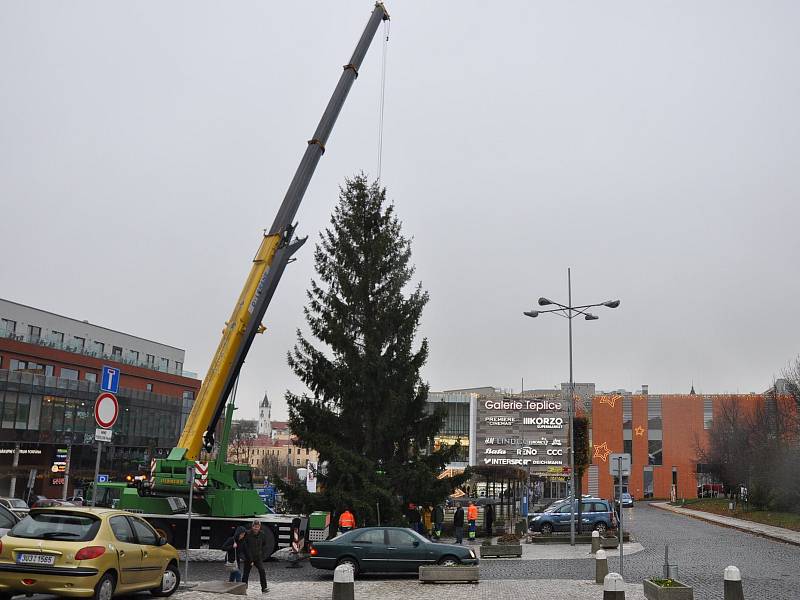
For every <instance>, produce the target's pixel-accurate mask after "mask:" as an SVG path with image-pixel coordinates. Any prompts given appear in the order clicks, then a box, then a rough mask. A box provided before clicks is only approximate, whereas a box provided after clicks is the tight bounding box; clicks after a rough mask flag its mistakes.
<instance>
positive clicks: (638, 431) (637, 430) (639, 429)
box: [634, 425, 644, 437]
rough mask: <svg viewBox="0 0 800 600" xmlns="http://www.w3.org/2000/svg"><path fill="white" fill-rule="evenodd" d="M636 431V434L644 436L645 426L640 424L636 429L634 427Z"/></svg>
mask: <svg viewBox="0 0 800 600" xmlns="http://www.w3.org/2000/svg"><path fill="white" fill-rule="evenodd" d="M634 431H635V432H636V435H637V436H639V437H642V436H643V435H644V427H642V426H641V425H639V426H638V427H637V428H636V429H634Z"/></svg>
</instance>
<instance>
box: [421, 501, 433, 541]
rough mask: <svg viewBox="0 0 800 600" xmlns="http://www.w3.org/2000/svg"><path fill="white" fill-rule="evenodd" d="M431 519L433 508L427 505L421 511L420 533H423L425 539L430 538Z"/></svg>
mask: <svg viewBox="0 0 800 600" xmlns="http://www.w3.org/2000/svg"><path fill="white" fill-rule="evenodd" d="M432 519H433V508H432V507H431V506H430V505H428V506H425V507H424V508H423V509H422V529H423V531H422V532H421V533H424V535H425V537H426V538H429V539H430V538H431V535H432V532H431V530H432V529H433V527H432Z"/></svg>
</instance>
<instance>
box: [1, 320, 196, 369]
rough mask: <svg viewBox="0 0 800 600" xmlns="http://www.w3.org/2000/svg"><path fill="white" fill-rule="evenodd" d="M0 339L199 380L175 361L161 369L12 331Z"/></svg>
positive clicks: (157, 366) (129, 359) (2, 332)
mask: <svg viewBox="0 0 800 600" xmlns="http://www.w3.org/2000/svg"><path fill="white" fill-rule="evenodd" d="M0 338H6V339H9V340H15V341H17V342H25V343H27V344H34V345H36V346H42V347H43V348H54V349H56V350H64V351H65V352H71V353H73V354H81V355H83V356H91V357H93V358H100V359H102V360H109V361H112V362H116V363H120V364H123V365H131V366H134V367H140V368H142V369H150V370H151V371H158V372H160V373H170V374H172V375H181V376H182V377H191V378H193V379H197V373H194V372H192V371H185V370H183V369H180V370H178V369H176V368H175V367H174V366H172V365H173V364H174V361H171V363H170V364H171V366H170V367H169V368H167V369H164V368H162V367H161V365H160V364H156V363H152V364H151V363H148V362H146V361H145V362H142V361H141V360H136V359H132V358H125V357H123V356H122V355H120V354H106V353H105V352H103V353H100V352H96V351H93V350H89V349H87V348H85V347H83V348H81V347H80V346H78V345H77V344H75V342H62V341H58V340H55V339H52V338H51V339H47V338H44V337H42V336H41V335H35V336H26V335H22V334H17V333H13V332H10V331H5V330H0Z"/></svg>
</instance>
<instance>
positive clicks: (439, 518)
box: [433, 504, 444, 540]
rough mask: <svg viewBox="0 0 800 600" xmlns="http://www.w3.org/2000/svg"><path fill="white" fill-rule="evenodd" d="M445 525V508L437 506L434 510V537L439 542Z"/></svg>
mask: <svg viewBox="0 0 800 600" xmlns="http://www.w3.org/2000/svg"><path fill="white" fill-rule="evenodd" d="M443 523H444V508H442V505H441V504H437V505H436V508H434V509H433V535H434V536H435V537H436V539H437V540H439V539H441V538H442V524H443Z"/></svg>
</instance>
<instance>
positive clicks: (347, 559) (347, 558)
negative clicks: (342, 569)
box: [336, 556, 359, 578]
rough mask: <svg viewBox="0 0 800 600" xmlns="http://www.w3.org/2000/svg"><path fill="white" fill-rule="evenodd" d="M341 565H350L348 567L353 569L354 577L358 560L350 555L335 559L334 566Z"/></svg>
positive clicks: (356, 573)
mask: <svg viewBox="0 0 800 600" xmlns="http://www.w3.org/2000/svg"><path fill="white" fill-rule="evenodd" d="M341 565H350V568H351V569H353V577H354V578H355V577H356V575H358V571H359V568H358V561H357V560H356V559H355V558H352V557H350V556H345V557H344V558H340V559H339V560H337V561H336V566H337V567H339V566H341Z"/></svg>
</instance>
